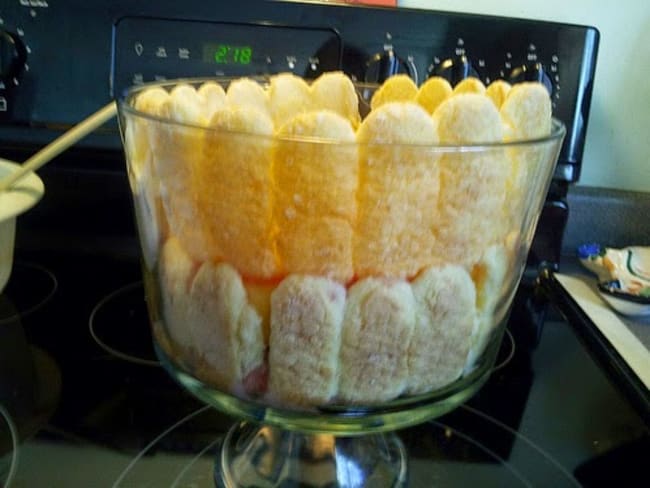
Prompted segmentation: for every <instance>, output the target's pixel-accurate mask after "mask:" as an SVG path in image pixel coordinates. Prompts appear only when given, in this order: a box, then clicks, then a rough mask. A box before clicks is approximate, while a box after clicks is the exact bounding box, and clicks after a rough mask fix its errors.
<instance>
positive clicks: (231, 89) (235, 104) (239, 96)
mask: <svg viewBox="0 0 650 488" xmlns="http://www.w3.org/2000/svg"><path fill="white" fill-rule="evenodd" d="M226 105H227V106H229V107H231V108H241V107H251V108H254V109H257V110H258V111H259V112H261V113H263V114H265V115H267V116H269V117H270V112H269V95H268V93H266V90H264V87H262V85H260V84H259V83H257V82H256V81H254V80H251V79H250V78H239V79H237V80H233V81H232V82H230V84H229V85H228V90H227V91H226Z"/></svg>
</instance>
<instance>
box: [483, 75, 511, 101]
mask: <svg viewBox="0 0 650 488" xmlns="http://www.w3.org/2000/svg"><path fill="white" fill-rule="evenodd" d="M511 88H512V86H511V85H510V83H508V82H507V81H504V80H496V81H493V82H492V83H490V84H489V85H488V87H487V89H486V90H485V94H486V95H487V96H488V97H490V100H492V101H493V102H494V105H495V106H496V107H497V108H501V105H503V102H504V100H505V99H506V97H507V96H508V92H509V91H510V89H511Z"/></svg>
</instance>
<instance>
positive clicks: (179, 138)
mask: <svg viewBox="0 0 650 488" xmlns="http://www.w3.org/2000/svg"><path fill="white" fill-rule="evenodd" d="M160 111H161V114H160V115H161V116H162V117H164V118H166V119H170V120H172V121H174V122H179V123H178V124H170V123H169V122H154V124H153V126H152V128H153V131H152V132H153V133H154V134H153V140H152V142H151V145H152V150H153V160H154V166H155V171H156V174H157V175H158V177H159V178H160V196H161V200H162V203H163V208H164V210H165V215H166V219H167V222H168V223H169V227H170V232H171V233H172V234H173V235H175V236H176V237H177V238H178V239H179V240H180V241H181V244H182V245H183V248H184V249H185V250H186V251H187V252H188V253H189V254H190V256H192V258H193V259H196V260H198V261H203V260H205V259H208V258H209V257H210V254H211V248H212V247H213V246H212V244H211V243H210V242H209V239H208V236H207V234H206V233H205V232H204V229H203V227H202V226H201V225H197V222H198V221H199V212H198V209H197V194H196V189H195V188H194V187H193V186H192V181H193V177H192V175H193V171H194V169H195V167H196V166H197V165H199V164H201V159H202V158H203V144H204V139H205V131H204V130H203V129H201V128H199V127H198V126H205V125H207V120H206V114H205V110H204V107H203V104H202V102H201V100H200V98H199V96H198V94H197V93H196V90H195V89H194V88H193V87H192V86H190V85H187V84H179V85H177V86H176V87H174V89H173V90H172V91H171V93H170V96H169V97H168V98H167V99H166V100H165V101H164V103H163V104H162V106H161V110H160Z"/></svg>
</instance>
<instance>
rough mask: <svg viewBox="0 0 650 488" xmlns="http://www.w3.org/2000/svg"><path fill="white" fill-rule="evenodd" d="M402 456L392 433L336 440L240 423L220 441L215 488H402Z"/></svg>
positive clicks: (404, 462)
mask: <svg viewBox="0 0 650 488" xmlns="http://www.w3.org/2000/svg"><path fill="white" fill-rule="evenodd" d="M407 467H408V461H407V454H406V450H405V448H404V445H403V444H402V441H401V440H400V438H399V437H398V436H397V434H395V433H392V432H391V433H385V434H366V435H361V436H353V437H338V436H334V435H331V434H313V433H302V432H296V431H285V430H281V429H278V428H276V427H271V426H268V425H259V424H255V423H252V422H241V423H238V424H236V425H235V426H233V427H232V428H231V429H230V431H229V432H228V433H227V434H226V435H225V437H224V438H223V440H222V442H221V445H220V448H219V451H218V454H217V459H216V463H215V470H214V481H215V486H218V487H228V488H232V487H260V488H262V487H283V488H284V487H286V488H289V487H296V488H298V487H300V488H306V487H319V488H325V487H327V488H334V487H342V488H353V487H354V488H357V487H363V486H385V487H402V486H406V485H407V473H408V469H407Z"/></svg>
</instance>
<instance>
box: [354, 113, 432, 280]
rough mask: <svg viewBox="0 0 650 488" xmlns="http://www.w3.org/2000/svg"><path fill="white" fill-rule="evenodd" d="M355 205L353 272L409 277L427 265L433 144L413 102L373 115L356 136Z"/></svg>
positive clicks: (427, 120)
mask: <svg viewBox="0 0 650 488" xmlns="http://www.w3.org/2000/svg"><path fill="white" fill-rule="evenodd" d="M357 141H358V143H359V190H358V192H357V201H358V205H359V210H358V212H359V213H358V219H357V227H356V232H355V236H354V267H355V271H356V273H357V274H358V275H359V276H361V277H363V276H369V275H371V276H372V275H375V276H377V275H384V276H395V277H410V276H414V275H416V274H417V273H418V272H419V271H420V270H421V269H422V268H424V267H425V266H427V265H429V264H431V263H432V257H433V256H434V249H435V247H436V242H435V236H434V228H435V227H436V226H437V225H438V217H437V207H438V188H439V180H438V171H439V170H438V160H439V153H437V152H436V151H435V148H433V147H432V146H433V145H434V144H435V143H436V142H437V141H438V138H437V137H436V132H435V127H434V124H433V121H432V119H431V117H430V115H429V114H428V113H427V112H426V110H424V109H423V108H422V107H420V106H419V105H418V104H416V103H415V102H393V103H387V104H385V105H382V106H381V107H379V108H378V109H376V110H373V111H372V112H371V113H370V115H369V116H368V117H366V119H365V120H364V121H363V122H362V123H361V126H360V127H359V130H358V131H357Z"/></svg>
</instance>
